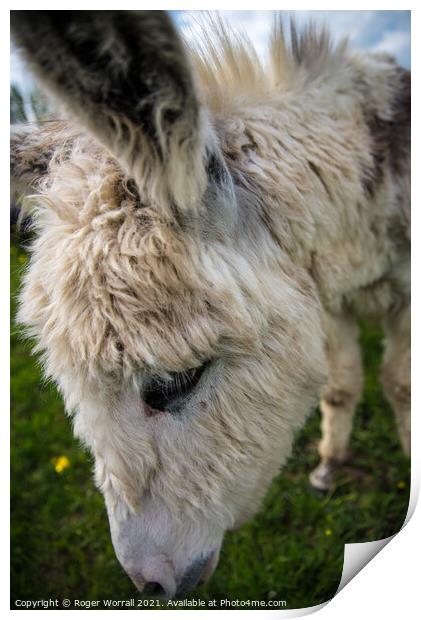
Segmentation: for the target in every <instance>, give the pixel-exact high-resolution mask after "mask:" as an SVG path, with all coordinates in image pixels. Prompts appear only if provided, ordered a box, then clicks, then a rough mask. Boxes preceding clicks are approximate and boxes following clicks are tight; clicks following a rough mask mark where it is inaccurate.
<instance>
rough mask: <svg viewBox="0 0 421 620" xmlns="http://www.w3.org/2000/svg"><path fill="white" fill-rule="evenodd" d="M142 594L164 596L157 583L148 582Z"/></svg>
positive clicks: (161, 588)
mask: <svg viewBox="0 0 421 620" xmlns="http://www.w3.org/2000/svg"><path fill="white" fill-rule="evenodd" d="M143 594H148V595H149V596H165V588H163V587H162V586H161V584H160V583H158V582H157V581H148V582H147V583H145V585H144V587H143Z"/></svg>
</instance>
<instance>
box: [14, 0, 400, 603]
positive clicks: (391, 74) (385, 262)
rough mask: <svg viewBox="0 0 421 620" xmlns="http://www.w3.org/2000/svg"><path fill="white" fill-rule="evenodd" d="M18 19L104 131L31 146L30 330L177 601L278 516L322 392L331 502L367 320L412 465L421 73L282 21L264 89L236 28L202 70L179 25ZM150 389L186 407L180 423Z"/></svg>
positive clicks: (223, 33) (140, 17) (68, 134)
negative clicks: (284, 471) (376, 330)
mask: <svg viewBox="0 0 421 620" xmlns="http://www.w3.org/2000/svg"><path fill="white" fill-rule="evenodd" d="M16 13H19V15H16V16H15V18H14V20H13V23H14V30H15V33H16V37H17V40H18V42H20V44H21V45H22V46H23V47H24V49H25V50H26V53H27V55H28V57H29V59H30V61H31V63H32V66H33V67H35V69H36V71H37V73H38V74H39V75H40V77H41V78H42V79H43V80H45V82H46V83H47V85H48V86H49V87H50V89H52V90H53V91H54V92H55V93H56V96H57V97H59V98H60V99H61V100H63V101H64V102H65V103H66V105H67V107H68V108H69V110H70V111H71V114H72V116H73V118H76V119H77V121H78V123H79V124H80V126H81V129H79V130H74V129H72V128H71V126H70V125H68V124H67V123H59V124H54V123H52V124H47V125H45V126H42V127H40V128H38V129H36V130H35V129H34V131H33V132H25V133H22V132H20V131H18V132H17V133H16V136H15V138H14V140H13V142H12V168H13V173H14V177H15V178H16V179H17V180H18V181H19V182H20V183H22V182H24V183H26V184H27V185H28V186H30V187H31V188H32V191H36V192H37V195H36V198H35V200H34V202H35V205H36V206H35V207H34V209H33V218H34V222H35V227H36V230H37V234H36V239H35V241H34V242H33V245H32V250H31V260H30V266H29V269H28V271H27V273H26V276H25V279H24V285H23V289H22V293H21V306H20V313H19V320H20V322H21V323H22V324H24V325H26V326H27V331H28V334H29V335H31V336H34V337H35V338H36V340H37V343H38V344H37V347H36V350H37V351H38V352H41V353H42V355H43V360H44V366H45V372H46V374H47V375H48V376H50V377H52V378H53V379H54V380H55V381H56V382H57V384H58V385H59V387H60V389H61V391H62V393H63V396H64V398H65V401H66V408H67V410H68V412H69V414H71V415H72V416H73V422H74V429H75V433H76V435H77V436H78V437H80V438H81V439H82V440H83V441H84V443H85V444H86V445H87V446H88V447H89V448H90V450H91V451H92V453H93V454H94V456H95V463H96V466H95V470H96V481H97V484H98V485H99V487H100V488H101V490H102V491H103V493H104V496H105V500H106V503H107V508H108V512H109V516H110V523H111V531H112V536H113V542H114V545H115V548H116V553H117V555H118V557H119V559H120V561H121V562H122V564H123V566H124V567H125V568H126V570H127V571H128V573H129V574H130V575H131V576H132V578H133V580H134V581H135V583H136V584H137V585H138V586H139V587H142V585H143V583H144V582H145V581H159V582H160V583H162V584H163V588H164V590H165V592H166V594H167V596H170V595H174V593H175V592H176V590H177V589H178V591H180V588H181V590H183V587H184V586H183V585H182V584H183V583H186V581H185V580H184V581H183V576H184V575H185V574H186V571H187V572H188V568H189V566H192V563H193V564H194V562H195V561H196V559H197V558H198V557H201V556H203V557H205V556H206V557H208V556H212V562H211V564H212V568H213V567H214V565H215V563H216V561H217V560H216V558H217V554H218V550H219V547H220V545H221V541H222V538H223V533H224V532H225V531H226V530H227V529H228V528H232V527H234V526H236V525H238V524H239V523H241V522H243V521H244V520H245V519H247V518H248V517H249V516H251V515H252V514H253V513H254V512H255V511H256V510H257V509H258V506H259V504H260V501H261V499H262V497H263V495H264V494H265V491H266V489H267V487H268V485H269V483H270V481H271V480H272V478H273V476H274V475H275V474H276V473H277V471H278V470H279V468H280V467H281V466H282V465H283V464H284V463H285V460H286V459H287V457H288V455H289V453H290V450H291V445H292V441H293V436H294V432H295V431H296V430H297V429H299V428H300V427H301V426H302V425H303V423H304V421H305V419H306V417H307V415H308V414H309V413H310V412H311V410H312V408H313V407H314V405H315V403H316V400H317V398H318V396H319V395H320V393H321V390H322V388H323V394H322V411H323V416H324V417H323V432H324V437H323V440H322V442H321V446H320V452H321V456H322V458H323V461H322V468H321V469H320V468H319V469H318V470H317V471H316V472H315V474H314V475H313V483H314V484H316V485H317V486H319V487H326V485H327V484H329V482H330V480H331V475H332V468H333V464H334V463H336V462H338V461H340V460H343V459H344V458H345V455H346V446H347V440H348V436H349V433H350V430H351V424H352V415H353V411H354V408H355V405H356V402H357V401H358V398H359V394H360V390H361V381H362V371H361V367H360V361H359V351H358V347H357V344H356V339H357V334H358V331H357V328H356V326H355V318H356V317H357V316H360V315H363V316H376V317H379V318H381V319H382V320H384V321H385V325H386V331H387V335H388V344H387V348H386V363H385V371H384V373H385V377H386V384H387V394H388V396H389V398H390V400H391V402H392V404H393V405H394V407H395V410H396V412H397V417H398V421H399V425H400V426H399V428H400V433H401V438H402V441H403V444H404V446H405V447H406V449H407V450H409V242H408V240H409V75H408V74H407V72H405V71H404V70H403V69H401V68H400V67H398V66H397V65H396V64H395V63H394V62H393V61H392V60H391V59H389V58H386V57H383V56H367V55H355V54H351V53H350V52H349V51H348V50H347V48H346V46H345V45H344V44H341V45H340V46H338V47H337V48H334V47H333V46H332V45H331V44H330V41H329V37H328V35H327V34H326V33H323V32H322V33H317V32H315V31H314V30H313V29H311V28H310V29H308V30H307V31H306V32H304V33H303V34H302V35H298V34H297V33H296V31H295V29H294V27H293V26H292V29H291V33H290V38H291V45H290V46H289V45H287V43H286V37H285V35H284V32H283V29H282V27H281V24H280V23H279V22H278V23H277V25H276V26H275V28H274V32H273V37H272V42H271V53H270V61H269V67H268V68H267V69H263V68H262V66H261V65H260V62H259V61H258V59H257V56H256V55H255V53H254V52H253V50H252V46H251V45H250V44H249V43H248V42H245V41H244V40H240V39H235V37H232V36H231V35H229V33H228V32H227V30H226V29H225V27H224V26H223V25H222V24H221V23H220V22H218V23H217V24H216V27H214V29H213V30H212V31H211V32H210V31H208V33H207V35H206V37H205V41H204V44H203V46H202V48H201V50H199V51H197V50H196V51H194V52H193V51H191V52H190V55H188V54H187V53H186V52H185V51H184V48H183V46H182V45H181V43H180V41H179V38H178V36H177V35H176V33H175V31H174V30H173V29H172V27H171V25H170V22H169V20H168V18H167V17H166V16H165V15H163V14H161V13H160V12H151V13H149V12H138V13H135V14H133V15H131V14H129V13H130V12H122V13H118V12H117V13H113V12H109V11H106V12H102V13H101V12H100V14H95V13H91V12H84V13H85V15H84V16H83V17H81V15H79V14H77V13H70V15H69V16H68V17H67V21H68V24H67V25H66V24H64V23H62V22H61V21H60V18H58V17H57V16H54V15H53V13H54V12H45V11H44V12H32V15H31V16H29V17H28V16H27V15H26V13H25V12H24V11H19V12H16ZM34 13H35V14H36V15H35V17H34ZM41 13H42V15H41V17H39V14H41ZM57 13H64V12H62V11H61V12H57ZM152 13H153V14H154V15H152ZM69 24H70V25H69ZM116 24H117V25H118V27H117V26H116ZM151 29H152V30H153V31H154V32H156V33H157V38H156V40H155V42H153V41H152V39H153V37H151V36H150V31H151ZM75 33H77V34H75ZM133 33H136V37H137V38H136V39H135V42H133ZM145 37H147V38H145ZM69 42H70V43H69ZM53 43H54V45H55V46H56V47H57V49H58V57H57V60H50V59H49V57H48V59H47V54H50V49H51V45H52V44H53ZM87 43H89V46H90V47H89V54H88V55H89V63H88V61H87V60H86V58H85V56H86V53H87V52H86V50H87V49H88V48H87V47H86V44H87ZM66 44H67V45H66ZM84 54H85V56H84ZM142 54H143V55H144V56H142ZM145 58H146V60H147V62H146V61H145ZM107 63H111V64H112V67H113V69H112V71H109V70H107V66H108V65H107ZM104 67H105V68H104ZM133 67H134V69H133ZM173 67H174V69H173ZM69 68H70V69H71V71H70V70H69ZM108 69H109V67H108ZM172 69H173V70H172ZM104 71H105V73H104ZM139 75H140V78H139V77H138V76H139ZM151 85H152V86H151ZM136 89H138V90H137V91H136V92H134V91H135V90H136ZM142 89H143V90H142ZM148 89H149V90H148ZM93 95H95V97H94V96H93ZM134 95H135V96H134ZM133 106H134V107H133ZM135 110H136V114H135ZM145 118H146V120H145ZM84 129H85V130H86V131H87V133H85V131H84ZM103 145H104V146H103ZM203 365H204V366H203ZM202 366H203V368H204V370H203V374H201V376H200V380H199V381H198V382H197V383H196V384H195V385H191V386H190V388H189V389H185V388H183V389H181V388H177V386H176V385H175V384H174V380H173V379H172V377H173V376H174V373H181V375H177V376H180V377H181V379H180V381H181V382H183V381H185V379H184V378H183V377H185V376H186V372H190V369H192V368H200V367H202ZM328 374H329V378H327V377H328ZM151 382H152V383H151ZM150 385H155V386H158V388H156V387H155V391H156V390H158V391H159V390H160V391H161V392H162V394H161V400H164V401H165V399H167V401H168V392H169V391H171V390H175V392H176V393H177V389H179V391H181V392H182V393H181V395H180V394H178V393H177V394H178V395H176V398H175V401H173V402H172V403H171V402H169V404H168V406H165V407H163V409H162V410H158V411H157V410H156V408H155V407H154V406H152V405H151V404H148V399H147V398H146V396H145V394H146V393H147V390H148V389H151V388H148V386H150ZM174 385H175V387H174ZM159 386H160V387H159ZM166 391H167V395H166ZM154 398H156V394H155V396H154ZM145 558H146V559H145ZM148 558H149V560H148ZM151 558H152V560H151ZM157 558H158V559H157ZM211 564H209V566H211ZM169 566H170V568H168V567H169ZM209 566H208V569H209ZM157 567H158V568H157ZM209 570H210V569H209ZM209 570H208V572H209ZM157 574H158V576H157ZM199 576H200V575H199ZM196 581H197V580H196ZM193 585H194V584H193Z"/></svg>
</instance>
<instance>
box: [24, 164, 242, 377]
mask: <svg viewBox="0 0 421 620" xmlns="http://www.w3.org/2000/svg"><path fill="white" fill-rule="evenodd" d="M91 165H92V174H91V175H87V174H86V169H85V173H84V178H83V179H80V186H79V190H76V188H77V187H78V186H77V183H75V176H76V175H77V171H76V170H75V164H74V161H73V162H71V163H69V166H70V167H71V170H72V174H73V182H72V184H71V187H67V186H65V185H64V184H65V183H67V180H66V179H68V177H67V176H66V174H65V168H66V166H64V167H63V165H62V170H61V172H60V175H57V176H56V177H55V178H53V180H52V183H51V185H50V187H49V189H48V191H47V193H46V195H45V202H46V205H45V208H43V209H41V211H40V214H39V217H40V231H39V236H38V238H37V239H36V241H35V243H34V248H33V255H32V260H31V266H30V270H29V273H28V276H27V279H26V285H25V288H24V291H23V295H22V297H23V298H22V315H23V316H22V319H23V321H24V322H25V323H27V324H31V325H34V324H36V330H37V335H38V336H39V335H41V341H44V342H47V343H48V344H47V347H46V348H47V349H48V350H49V352H50V353H51V352H52V353H53V356H54V357H55V359H56V360H57V361H56V362H55V363H56V365H57V366H61V367H64V366H68V365H69V364H70V365H72V366H75V365H76V366H78V367H81V368H82V367H85V366H88V367H89V368H90V369H91V370H94V371H95V373H97V372H98V371H106V372H112V373H113V374H115V372H116V371H118V370H119V369H123V370H125V371H126V373H127V372H128V373H131V372H137V371H138V369H139V367H145V366H148V367H152V368H154V369H158V370H159V369H164V370H165V369H167V370H170V371H179V370H183V369H185V368H186V367H193V366H197V365H200V364H201V363H202V362H203V361H204V360H205V359H209V358H210V357H213V356H215V355H218V352H220V350H221V347H225V348H226V347H227V346H228V345H227V343H229V342H231V343H238V341H239V339H242V338H244V339H245V340H247V341H248V340H250V337H251V334H253V333H254V330H253V322H252V320H251V318H250V316H249V313H248V309H247V306H246V304H244V303H243V297H242V293H241V290H240V286H239V282H238V281H237V280H238V278H237V276H236V274H235V273H234V271H233V270H232V269H230V268H229V265H228V262H229V261H227V253H228V254H229V252H230V251H231V250H230V249H229V248H228V247H226V246H225V245H224V244H222V243H221V242H218V241H215V242H213V243H210V242H207V243H204V242H203V240H201V239H200V237H196V236H195V235H194V234H193V233H189V232H187V231H186V230H182V229H181V228H178V227H177V226H175V225H174V224H173V223H171V222H167V221H166V220H165V219H163V218H162V217H161V216H160V215H159V214H157V213H156V211H155V210H154V209H152V208H150V207H146V206H144V205H142V203H141V201H140V200H139V196H138V194H137V193H136V192H132V191H131V188H130V185H129V186H127V183H126V182H124V183H123V182H122V181H121V178H119V177H118V175H117V177H116V176H115V175H113V174H111V173H110V171H109V170H107V172H108V174H104V170H101V168H100V167H99V169H98V167H97V166H98V162H96V164H95V162H94V163H93V164H91ZM63 196H65V197H66V201H64V200H63ZM231 262H232V263H235V260H232V261H231ZM235 346H238V344H237V345H235Z"/></svg>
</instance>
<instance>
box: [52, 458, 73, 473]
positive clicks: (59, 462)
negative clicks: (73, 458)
mask: <svg viewBox="0 0 421 620" xmlns="http://www.w3.org/2000/svg"><path fill="white" fill-rule="evenodd" d="M51 462H52V464H53V465H54V469H55V470H56V472H57V473H58V474H61V473H62V472H63V471H64V470H65V469H67V468H68V467H70V461H69V459H68V458H67V456H55V457H54V458H52V459H51Z"/></svg>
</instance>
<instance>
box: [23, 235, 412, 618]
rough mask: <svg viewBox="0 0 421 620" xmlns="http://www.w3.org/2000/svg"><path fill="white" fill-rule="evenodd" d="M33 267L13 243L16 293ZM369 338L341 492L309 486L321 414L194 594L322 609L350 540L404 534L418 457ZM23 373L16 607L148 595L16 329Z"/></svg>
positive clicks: (377, 344) (371, 332)
mask: <svg viewBox="0 0 421 620" xmlns="http://www.w3.org/2000/svg"><path fill="white" fill-rule="evenodd" d="M25 262H26V254H25V253H24V252H23V250H22V249H19V247H18V246H17V244H16V243H13V244H12V246H11V270H12V295H13V300H15V296H16V291H17V290H18V287H19V282H20V277H21V274H22V271H23V270H24V268H25ZM14 307H15V304H14V303H13V308H14ZM362 344H363V350H364V361H365V366H366V382H365V391H364V399H363V401H362V403H361V405H360V406H359V408H358V412H357V416H356V422H355V428H354V432H353V436H352V441H351V451H352V459H351V461H350V464H349V465H348V466H347V467H345V468H344V470H343V472H342V473H341V475H340V477H339V478H338V481H337V484H336V486H335V489H334V490H333V492H331V493H330V494H328V495H326V496H320V495H317V494H316V493H314V492H313V491H312V490H311V489H310V488H309V484H308V474H309V472H310V471H311V469H312V468H313V467H314V466H315V465H316V464H317V462H318V457H317V449H316V446H317V440H318V437H319V424H320V418H319V415H318V414H315V415H314V416H312V417H311V419H310V420H309V422H308V424H307V425H306V427H305V428H304V429H303V430H302V432H301V433H300V434H299V436H298V437H297V441H296V443H295V449H294V454H293V456H292V458H291V459H290V461H289V463H288V465H287V467H286V468H285V469H284V470H283V472H282V474H281V475H280V476H278V477H277V478H276V480H275V481H274V482H273V484H272V486H271V489H270V491H269V493H268V495H267V497H266V500H265V502H264V506H263V507H262V510H261V511H260V513H259V515H258V516H257V517H256V518H254V519H253V520H252V521H251V522H250V523H248V524H247V525H245V526H244V527H242V528H241V529H240V530H238V531H237V532H234V533H229V534H227V535H226V538H225V543H224V546H223V549H222V553H221V559H220V563H219V566H218V568H217V570H216V572H215V574H214V576H213V577H212V579H211V581H210V583H209V584H208V585H207V586H206V587H202V588H200V589H198V590H196V592H195V593H194V594H192V595H190V598H196V599H197V598H201V599H202V600H205V601H211V600H213V599H216V600H217V601H219V600H220V599H225V598H229V599H240V600H248V599H252V600H267V599H268V598H275V599H282V600H285V601H286V603H287V607H288V608H298V607H307V606H310V605H316V604H318V603H321V602H324V601H326V600H328V599H329V598H331V597H332V596H333V594H334V593H335V591H336V588H337V586H338V584H339V581H340V577H341V571H342V563H343V548H344V543H347V542H362V541H368V540H375V539H379V538H383V537H386V536H389V535H391V534H393V533H395V532H397V531H398V530H399V528H400V527H401V525H402V523H403V521H404V519H405V516H406V511H407V505H408V494H409V474H410V470H409V463H408V460H407V459H406V458H405V457H404V456H403V454H402V452H401V449H400V446H399V443H398V439H397V433H396V429H395V425H394V420H393V416H392V414H391V411H390V409H389V407H388V406H387V405H386V403H385V401H384V398H383V396H382V393H381V390H380V388H379V385H378V382H377V378H376V371H377V368H378V365H379V360H380V356H381V349H382V346H381V333H380V331H379V330H378V329H377V328H367V327H365V328H364V329H363V332H362ZM11 374H12V378H11V385H12V435H11V442H12V446H11V449H12V593H11V599H12V607H13V605H14V603H13V601H14V600H16V599H40V598H43V599H47V598H53V599H55V598H58V599H63V598H69V599H72V600H73V599H76V598H77V599H85V600H101V601H102V600H103V599H113V600H123V599H126V598H132V597H134V598H135V599H136V600H137V599H138V598H139V595H138V593H137V592H136V589H135V588H134V586H133V585H132V583H131V582H130V580H129V579H128V577H126V575H125V574H124V572H123V570H122V569H121V567H120V566H119V564H118V562H117V560H116V559H115V556H114V553H113V549H112V546H111V540H110V536H109V532H108V522H107V516H106V512H105V507H104V505H103V501H102V497H101V495H100V494H99V492H98V491H97V490H96V489H95V487H94V484H93V481H92V474H91V469H92V462H91V458H90V457H89V455H87V454H86V453H85V452H84V451H83V450H82V449H81V448H80V446H79V445H78V444H77V442H76V441H75V440H74V439H73V438H72V433H71V426H70V422H69V420H68V419H67V418H66V417H65V415H64V411H63V404H62V402H61V400H60V397H59V396H58V394H57V392H56V390H55V389H54V387H53V386H51V385H48V384H45V382H43V381H42V378H41V373H40V369H39V367H38V365H37V363H36V361H35V360H34V359H33V358H31V357H30V345H29V344H28V343H24V342H22V341H21V340H20V339H19V337H18V335H17V333H16V329H15V328H12V359H11ZM62 455H64V456H66V457H67V458H68V459H69V461H70V466H69V467H68V468H67V469H65V470H64V471H63V472H62V473H61V474H59V473H57V472H56V471H55V468H54V465H53V463H52V462H51V460H52V459H53V458H54V457H57V456H62ZM162 606H163V604H161V607H162ZM217 606H218V605H217ZM101 607H102V604H101V605H100V608H101ZM246 608H247V607H246Z"/></svg>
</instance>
